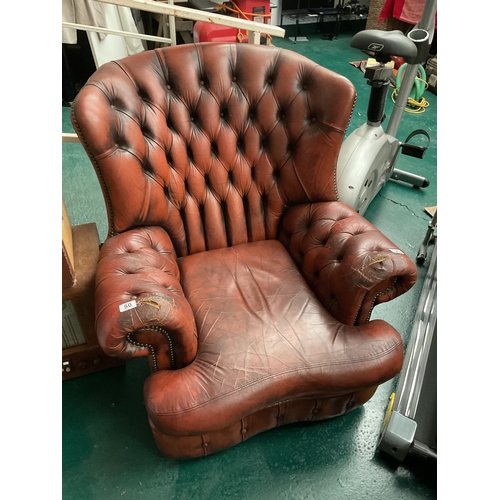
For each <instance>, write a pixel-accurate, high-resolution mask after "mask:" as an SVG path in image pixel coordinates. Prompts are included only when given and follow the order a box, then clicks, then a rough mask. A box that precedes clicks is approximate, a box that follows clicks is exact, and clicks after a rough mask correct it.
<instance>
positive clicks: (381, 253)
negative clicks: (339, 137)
mask: <svg viewBox="0 0 500 500" xmlns="http://www.w3.org/2000/svg"><path fill="white" fill-rule="evenodd" d="M279 239H280V241H281V242H282V243H283V244H284V245H285V246H286V248H288V250H289V252H290V254H291V255H292V257H293V259H294V260H295V262H296V263H297V265H298V266H299V268H300V270H301V272H302V274H303V275H304V277H305V278H306V280H307V281H308V283H309V285H310V286H311V288H312V289H313V290H314V292H315V293H316V295H317V296H318V298H319V299H320V300H321V301H322V303H323V305H324V306H325V307H326V308H327V309H328V310H329V311H330V313H331V314H332V315H333V316H334V317H335V318H337V319H338V320H339V321H341V322H342V323H345V324H348V325H355V324H356V325H359V324H363V323H366V322H367V321H368V320H369V319H370V315H371V312H372V310H373V308H374V307H375V306H376V305H377V304H380V303H382V302H387V301H389V300H391V299H394V298H396V297H397V296H399V295H401V294H402V293H404V292H406V291H408V290H409V289H410V288H411V287H412V286H413V285H414V284H415V283H416V281H417V278H418V272H417V268H416V265H415V264H414V262H413V261H412V260H411V259H410V258H409V257H408V256H407V255H406V254H405V253H404V252H402V251H401V250H400V249H399V248H398V247H397V246H396V245H394V243H392V241H390V240H389V239H388V238H386V237H385V236H384V235H383V234H382V233H381V232H380V231H379V230H378V229H377V228H376V227H375V226H373V225H372V224H370V223H369V222H368V221H367V220H366V219H365V218H364V217H362V216H361V215H359V214H358V213H357V212H356V211H355V210H353V209H352V208H351V207H350V206H348V205H346V204H344V203H341V202H325V203H312V204H307V205H297V206H293V207H290V208H289V209H288V210H287V212H286V214H285V216H284V218H283V224H282V228H281V233H280V236H279Z"/></svg>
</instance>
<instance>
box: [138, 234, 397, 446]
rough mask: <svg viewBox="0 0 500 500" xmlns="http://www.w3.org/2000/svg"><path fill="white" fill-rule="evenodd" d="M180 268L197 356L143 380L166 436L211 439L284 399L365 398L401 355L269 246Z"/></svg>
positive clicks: (195, 259) (187, 260) (210, 256)
mask: <svg viewBox="0 0 500 500" xmlns="http://www.w3.org/2000/svg"><path fill="white" fill-rule="evenodd" d="M178 263H179V268H180V272H181V284H182V287H183V290H184V293H185V295H186V297H187V299H188V301H189V303H190V304H191V306H192V309H193V312H194V316H195V320H196V324H197V329H198V335H199V349H198V353H197V356H196V358H195V360H194V361H193V363H191V364H190V365H189V366H187V367H185V368H183V369H180V370H171V371H159V372H156V373H153V374H151V375H150V376H149V377H148V379H147V380H146V382H145V402H146V408H147V411H148V415H149V418H150V420H151V422H152V423H153V424H154V426H155V427H156V428H158V429H159V430H161V431H162V432H164V433H166V434H170V435H177V436H188V435H191V434H200V433H204V432H211V431H214V430H217V429H222V428H224V427H226V426H228V425H229V424H231V423H233V422H235V421H237V420H240V419H241V418H244V417H245V416H247V415H249V414H251V413H253V412H255V411H257V410H260V409H264V408H268V407H271V406H274V405H276V404H278V403H282V402H285V401H287V400H291V399H294V400H296V399H301V398H311V397H323V398H324V397H331V396H337V395H342V394H348V393H352V392H353V391H359V390H363V389H366V388H368V387H372V386H373V384H374V380H375V379H376V378H377V376H380V377H381V378H385V377H386V376H387V374H388V373H387V372H388V371H390V370H392V369H393V368H392V367H391V366H390V365H391V362H388V363H384V359H388V360H390V358H391V353H394V355H396V354H397V352H396V351H398V350H399V349H400V348H401V338H400V336H399V334H397V332H395V331H392V329H391V328H390V327H389V328H388V325H387V324H385V323H384V327H383V328H382V327H381V326H382V325H380V324H379V323H382V322H380V320H375V321H372V322H371V323H369V324H367V325H364V326H363V327H350V326H346V325H343V324H341V323H340V322H338V321H337V320H336V319H335V318H333V317H332V316H331V315H330V314H329V313H328V312H327V311H326V309H325V308H324V307H323V305H322V304H321V303H320V302H319V301H318V299H317V298H316V297H315V295H314V294H313V292H312V291H311V289H310V288H309V286H308V285H307V283H306V282H305V280H304V278H303V277H302V275H301V274H300V272H299V271H298V269H297V267H296V265H295V264H294V262H293V261H292V259H291V257H290V256H289V254H288V252H287V250H286V249H285V247H284V246H283V245H282V244H281V243H280V242H278V241H276V240H268V241H260V242H254V243H246V244H242V245H238V246H234V247H230V248H223V249H218V250H211V251H208V252H203V253H199V254H194V255H191V256H188V257H183V258H180V259H179V261H178ZM377 326H378V327H380V328H377ZM381 332H384V333H381ZM363 365H364V366H363ZM392 365H393V363H392ZM374 370H375V371H376V374H375V375H374Z"/></svg>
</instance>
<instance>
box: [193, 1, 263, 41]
mask: <svg viewBox="0 0 500 500" xmlns="http://www.w3.org/2000/svg"><path fill="white" fill-rule="evenodd" d="M236 6H237V7H238V8H239V9H240V10H241V12H243V13H244V14H245V16H246V17H245V16H243V15H241V14H239V13H237V12H234V13H233V14H232V17H237V18H240V19H248V20H249V21H256V22H260V21H261V22H263V23H264V24H269V16H270V15H271V2H270V0H238V2H229V5H228V7H230V8H232V9H236ZM263 16H267V17H263ZM193 41H194V42H195V43H197V42H242V43H247V42H248V33H247V32H246V30H241V29H238V28H231V27H230V26H219V25H216V24H213V23H208V22H205V21H196V23H195V24H194V27H193Z"/></svg>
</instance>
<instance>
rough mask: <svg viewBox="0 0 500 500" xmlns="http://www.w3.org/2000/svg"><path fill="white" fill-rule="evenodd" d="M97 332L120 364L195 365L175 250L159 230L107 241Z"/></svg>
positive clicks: (101, 260)
mask: <svg viewBox="0 0 500 500" xmlns="http://www.w3.org/2000/svg"><path fill="white" fill-rule="evenodd" d="M95 302H96V330H97V337H98V341H99V344H100V346H101V348H102V349H103V351H104V352H105V353H106V354H108V355H110V356H116V357H119V358H122V359H130V358H133V357H138V356H148V357H149V361H150V364H151V365H152V368H153V370H155V371H156V370H161V369H171V368H181V367H183V366H186V365H188V364H189V363H191V361H192V360H193V359H194V357H195V355H196V352H197V347H198V338H197V330H196V325H195V321H194V316H193V312H192V310H191V306H190V305H189V303H188V302H187V300H186V298H185V296H184V292H183V291H182V288H181V285H180V282H179V268H178V266H177V259H176V253H175V250H174V247H173V245H172V242H171V240H170V237H169V236H168V235H167V233H166V232H165V231H164V230H163V229H162V228H160V227H142V228H138V229H133V230H130V231H126V232H124V233H121V234H119V235H116V236H112V237H111V238H109V239H107V240H106V241H105V242H104V244H103V245H102V248H101V250H100V254H99V261H98V264H97V273H96V293H95Z"/></svg>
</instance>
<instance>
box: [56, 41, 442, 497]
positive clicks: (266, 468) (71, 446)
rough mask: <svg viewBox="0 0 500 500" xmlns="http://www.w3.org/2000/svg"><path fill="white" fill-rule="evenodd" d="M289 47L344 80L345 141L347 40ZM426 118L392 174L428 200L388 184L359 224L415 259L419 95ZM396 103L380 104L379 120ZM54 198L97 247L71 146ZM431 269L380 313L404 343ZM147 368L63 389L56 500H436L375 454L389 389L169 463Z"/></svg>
mask: <svg viewBox="0 0 500 500" xmlns="http://www.w3.org/2000/svg"><path fill="white" fill-rule="evenodd" d="M307 36H308V39H309V41H307V42H298V43H297V44H293V43H292V42H291V41H290V40H288V39H274V40H273V43H274V44H275V45H277V46H280V47H285V48H288V49H291V50H294V51H296V52H299V53H301V54H304V55H306V56H307V57H309V58H310V59H313V60H314V61H316V62H318V63H319V64H321V65H323V66H325V67H327V68H329V69H332V70H334V71H336V72H338V73H341V74H343V75H344V76H346V77H347V78H349V79H350V80H351V81H352V82H353V83H354V84H355V86H356V89H357V91H358V100H357V104H356V108H355V110H354V113H353V117H352V121H351V124H350V127H349V131H348V133H349V132H351V131H352V130H354V129H355V128H357V127H358V126H360V125H361V124H362V123H363V122H364V119H365V112H366V108H367V104H368V94H369V86H368V85H367V84H366V80H365V79H364V77H363V74H362V72H361V71H360V70H359V69H357V68H355V67H353V66H351V65H350V64H349V62H350V61H357V60H361V59H364V56H363V54H362V53H360V52H359V51H357V50H355V49H352V48H351V47H349V41H350V37H351V36H352V35H341V36H340V37H339V39H338V40H331V41H329V40H322V39H321V37H320V36H319V35H315V34H308V35H307ZM425 98H426V99H427V101H428V102H429V107H428V108H427V109H426V111H425V113H423V114H420V115H413V114H408V113H405V116H404V117H403V121H402V124H401V127H400V131H399V133H398V138H399V139H400V140H404V139H405V138H406V137H407V135H408V134H409V133H410V132H412V131H413V130H415V129H425V130H426V131H427V132H428V133H429V135H430V136H431V144H430V147H429V149H428V151H427V153H426V155H425V156H424V158H423V159H422V160H416V159H414V158H411V157H407V156H401V157H400V159H399V160H398V164H397V167H398V168H400V169H402V170H407V171H411V172H414V173H416V174H419V175H423V176H425V177H427V178H428V179H429V180H430V186H429V187H427V188H426V189H416V188H412V187H410V186H408V185H404V184H401V183H397V182H393V181H391V182H389V183H388V184H387V185H386V186H385V187H384V188H383V189H382V190H381V191H380V193H379V194H378V196H377V197H376V199H375V200H374V201H373V202H372V204H371V205H370V207H369V208H368V210H367V212H366V214H365V217H366V218H367V219H368V220H369V221H370V222H372V223H373V224H375V225H376V226H377V227H378V228H379V229H380V230H382V232H384V233H385V234H386V235H387V236H388V237H389V238H391V239H392V240H393V241H394V242H395V243H396V244H397V245H398V246H400V247H401V248H402V249H403V250H404V251H405V252H407V253H408V255H410V257H412V258H415V257H416V254H417V251H418V248H419V246H420V244H421V242H422V240H423V238H424V236H425V233H426V231H427V225H428V223H429V221H430V216H429V215H428V214H427V213H425V212H424V207H432V206H436V205H437V186H436V183H437V167H436V165H437V153H436V146H437V145H436V138H437V129H436V123H437V118H436V111H437V109H436V108H437V97H436V96H435V95H434V94H432V93H430V92H426V93H425ZM391 107H392V102H391V101H390V98H389V99H388V108H387V113H388V114H389V113H390V110H391ZM62 131H63V132H71V131H72V129H71V124H70V121H69V109H68V108H66V107H63V108H62ZM62 149H63V153H62V154H63V161H62V164H63V171H62V192H63V197H64V200H65V203H66V206H67V209H68V213H69V216H70V219H71V222H72V223H73V224H74V225H78V224H84V223H87V222H95V223H96V224H97V227H98V231H99V235H100V239H101V241H103V240H104V238H105V237H106V235H107V220H106V211H105V208H104V201H103V197H102V194H101V191H100V187H99V183H98V181H97V178H96V176H95V174H94V171H93V169H92V166H91V164H90V162H89V160H88V159H87V157H86V155H85V153H84V152H83V149H82V147H81V146H80V145H79V144H63V147H62ZM429 260H430V259H428V260H427V262H426V263H425V264H424V265H423V266H420V267H419V281H418V283H417V285H416V286H415V287H414V288H413V289H412V290H410V291H409V292H408V293H406V294H405V295H403V296H402V297H400V298H398V299H396V300H395V301H392V302H390V303H388V304H383V305H381V306H379V307H377V308H376V309H375V311H374V314H373V316H372V317H373V318H383V319H385V320H386V321H388V322H389V323H391V324H392V325H393V326H394V327H395V328H396V329H398V330H399V331H400V333H401V334H402V336H403V338H404V340H405V342H408V338H409V335H410V332H411V327H412V322H413V318H414V315H415V311H416V308H417V303H418V300H419V295H420V291H421V288H422V284H423V279H424V277H425V273H426V270H427V265H428V262H429ZM148 373H149V368H148V366H147V363H146V362H145V360H142V359H140V360H134V361H132V362H128V363H127V364H126V365H124V366H120V367H117V368H112V369H109V370H106V371H103V372H100V373H96V374H93V375H87V376H85V377H81V378H77V379H73V380H69V381H65V382H64V383H63V387H62V424H63V426H62V446H63V449H62V453H63V455H62V465H63V469H62V493H63V499H64V500H91V499H96V500H108V499H110V500H111V499H123V498H130V499H139V498H141V499H142V498H144V499H186V500H202V499H214V500H219V499H221V500H222V499H237V500H253V499H255V500H267V499H273V500H275V499H311V500H312V499H349V500H358V499H367V500H374V499H376V500H378V499H384V500H387V499H393V500H406V499H422V498H428V499H432V498H436V497H437V488H436V470H435V467H424V466H423V465H422V464H421V463H420V462H418V461H417V462H415V461H411V462H409V463H405V464H399V463H394V462H392V461H391V460H389V459H388V458H386V457H384V456H383V455H382V454H380V453H379V452H378V451H377V450H376V445H377V440H378V435H379V431H380V428H381V425H382V421H383V418H384V415H385V409H386V405H387V401H388V398H389V395H390V394H391V392H392V391H393V390H394V388H395V386H396V383H397V379H395V380H392V381H390V382H387V383H386V384H384V385H382V386H381V387H379V389H378V390H377V392H376V394H375V396H374V397H373V398H372V399H371V400H370V401H369V402H368V403H367V404H366V405H365V406H364V407H363V408H360V409H358V410H356V411H354V412H352V413H350V414H348V415H346V416H343V417H340V418H337V419H333V420H330V421H326V422H320V423H314V424H297V425H292V426H289V427H284V428H279V429H275V430H273V431H269V432H267V433H264V434H260V435H258V436H255V437H253V438H252V439H250V440H248V441H246V442H244V443H242V444H240V445H238V446H236V447H234V448H232V449H229V450H227V451H224V452H221V453H218V454H215V455H213V456H209V457H207V458H204V459H199V460H191V461H176V460H170V459H166V458H163V457H162V456H160V454H159V452H158V451H157V450H156V447H155V444H154V442H153V438H152V435H151V433H150V430H149V425H148V422H147V417H146V411H145V408H144V405H143V402H142V383H143V381H144V379H145V378H146V377H147V375H148Z"/></svg>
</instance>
